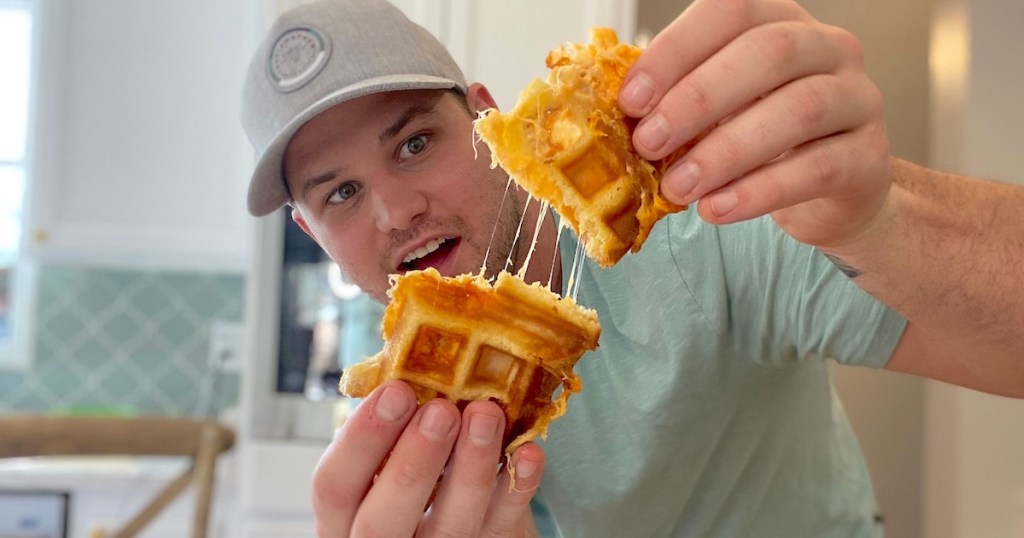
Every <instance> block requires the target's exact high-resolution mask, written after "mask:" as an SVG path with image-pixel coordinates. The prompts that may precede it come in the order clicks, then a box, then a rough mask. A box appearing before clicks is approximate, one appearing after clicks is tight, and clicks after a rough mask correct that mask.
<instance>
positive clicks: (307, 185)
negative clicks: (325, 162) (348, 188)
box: [302, 169, 341, 201]
mask: <svg viewBox="0 0 1024 538" xmlns="http://www.w3.org/2000/svg"><path fill="white" fill-rule="evenodd" d="M339 175H341V171H340V170H337V169H335V170H329V171H327V172H324V173H323V174H320V175H318V176H314V177H311V178H309V179H307V180H306V181H304V182H303V183H302V200H303V201H305V200H307V199H308V198H309V193H310V192H311V191H312V190H313V189H315V188H316V187H317V186H318V185H321V184H323V183H327V182H328V181H331V180H333V179H334V178H336V177H338V176H339Z"/></svg>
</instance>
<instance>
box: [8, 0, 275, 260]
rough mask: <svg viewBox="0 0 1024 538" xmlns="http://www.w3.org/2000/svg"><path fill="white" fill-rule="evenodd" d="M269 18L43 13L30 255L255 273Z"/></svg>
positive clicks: (188, 5)
mask: <svg viewBox="0 0 1024 538" xmlns="http://www.w3.org/2000/svg"><path fill="white" fill-rule="evenodd" d="M258 15H259V5H258V4H257V3H255V2H252V1H251V0H249V1H247V0H219V1H217V2H207V1H205V0H183V1H175V2H167V1H165V0H97V1H90V2H74V1H70V0H45V1H43V2H41V16H40V26H39V32H38V33H37V37H38V40H37V44H38V48H37V51H38V54H37V56H36V59H37V65H38V67H39V75H38V79H37V80H36V85H35V86H36V88H35V89H36V91H35V92H34V95H35V96H36V97H35V103H34V109H35V110H36V112H37V113H36V116H35V122H34V124H35V139H34V140H35V144H34V146H33V148H32V158H33V163H34V165H33V169H32V172H33V174H32V184H31V190H30V193H31V194H30V205H29V212H28V223H27V226H26V234H27V237H26V248H27V250H28V252H29V254H30V255H33V256H35V257H37V258H40V259H43V260H59V261H74V262H82V263H90V264H103V265H114V266H124V267H145V268H160V269H163V268H171V269H175V268H181V269H215V270H216V269H227V270H244V269H245V267H246V263H247V260H248V256H247V252H248V248H247V244H246V241H245V238H246V232H247V228H248V226H249V225H250V223H251V220H250V217H249V216H248V214H247V213H246V211H245V189H246V184H247V180H248V177H249V174H250V172H251V170H252V165H253V157H252V150H251V147H250V146H249V144H248V141H247V140H246V138H245V134H244V132H243V130H242V128H241V125H240V121H239V105H240V102H241V83H242V78H243V75H244V72H245V68H246V66H247V63H248V55H249V53H250V51H251V50H252V48H253V47H254V43H255V41H256V39H257V38H256V36H255V35H254V34H255V33H256V32H255V29H256V17H257V16H258Z"/></svg>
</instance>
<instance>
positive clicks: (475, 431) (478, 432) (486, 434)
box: [469, 415, 501, 446]
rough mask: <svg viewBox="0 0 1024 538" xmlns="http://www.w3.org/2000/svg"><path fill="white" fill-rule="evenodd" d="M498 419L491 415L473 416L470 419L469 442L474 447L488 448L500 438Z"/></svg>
mask: <svg viewBox="0 0 1024 538" xmlns="http://www.w3.org/2000/svg"><path fill="white" fill-rule="evenodd" d="M500 422H501V421H500V420H499V419H498V417H494V416H491V415H473V416H472V417H471V418H470V419H469V440H470V441H473V444H474V445H477V446H487V445H490V444H491V443H493V442H494V438H495V437H497V436H498V424H499V423H500Z"/></svg>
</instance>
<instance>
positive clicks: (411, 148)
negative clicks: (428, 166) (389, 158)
mask: <svg viewBox="0 0 1024 538" xmlns="http://www.w3.org/2000/svg"><path fill="white" fill-rule="evenodd" d="M428 138H429V137H428V136H427V135H426V134H418V135H414V136H411V137H409V138H407V139H406V140H405V142H403V143H402V147H401V148H399V150H398V158H399V160H402V159H408V158H409V157H412V156H413V155H416V154H417V153H419V152H421V151H423V150H424V149H426V147H427V141H428Z"/></svg>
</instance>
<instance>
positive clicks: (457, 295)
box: [341, 268, 601, 455]
mask: <svg viewBox="0 0 1024 538" xmlns="http://www.w3.org/2000/svg"><path fill="white" fill-rule="evenodd" d="M391 278H392V286H391V289H390V290H389V291H388V295H389V296H390V297H391V302H390V304H388V307H387V309H386V310H385V312H384V321H383V333H384V349H383V350H382V351H381V352H380V353H378V354H377V355H375V356H374V357H371V358H370V359H368V360H367V361H365V362H363V363H360V364H357V365H355V366H353V367H351V368H347V369H345V372H344V375H343V376H342V379H341V391H342V392H343V393H344V394H346V395H348V396H351V397H354V398H361V397H365V396H367V395H368V394H369V393H370V392H371V391H372V390H373V389H374V388H376V387H377V386H379V385H380V384H381V383H384V382H385V381H387V380H390V379H401V380H403V381H406V382H408V383H409V384H410V385H412V387H413V389H414V390H415V391H416V396H417V399H418V400H419V403H420V404H422V403H425V402H426V401H428V400H430V399H432V398H436V397H442V398H447V399H449V400H451V401H453V402H455V403H456V405H459V406H460V408H461V407H462V406H463V405H464V404H465V403H467V402H469V401H472V400H492V401H494V402H496V403H498V405H499V406H501V408H502V409H503V410H504V411H505V416H506V418H507V423H506V424H507V425H506V427H505V436H504V439H503V444H505V446H506V454H509V455H511V454H512V452H513V451H514V450H515V449H516V448H517V447H518V446H520V445H522V444H523V443H525V442H527V441H529V440H531V439H534V438H535V437H537V436H538V435H540V436H544V435H545V434H546V432H547V427H548V424H549V423H550V422H551V421H552V420H554V419H556V418H558V417H559V416H561V415H562V414H564V413H565V406H566V401H567V400H568V398H569V396H570V394H572V393H574V392H579V390H580V388H581V383H580V380H579V378H578V377H577V376H576V374H575V373H574V372H573V366H574V365H575V364H576V361H578V360H579V358H580V357H581V356H582V355H583V353H584V352H586V351H587V350H593V349H596V348H597V340H598V336H600V333H601V327H600V325H599V324H598V320H597V314H596V313H595V312H594V311H592V310H588V309H586V308H583V307H581V306H579V305H577V304H576V302H575V301H574V300H573V299H571V298H565V299H561V298H559V297H558V296H557V295H555V294H554V293H552V292H551V291H549V290H548V289H547V288H544V287H541V285H540V284H532V285H529V284H526V283H525V282H523V281H522V280H521V279H519V278H518V277H516V276H513V275H511V274H508V273H505V272H502V273H500V274H499V275H498V277H497V279H496V280H495V282H494V284H493V285H491V284H490V283H489V282H488V281H487V280H486V279H484V278H483V277H482V276H474V275H462V276H458V277H450V278H445V277H442V276H441V275H440V273H438V272H437V270H435V269H433V268H430V269H426V270H423V271H410V272H408V273H406V274H405V275H392V277H391ZM559 386H561V387H562V391H561V394H559V395H558V396H557V398H555V399H554V400H552V396H553V394H554V392H555V390H556V389H557V388H558V387H559Z"/></svg>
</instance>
